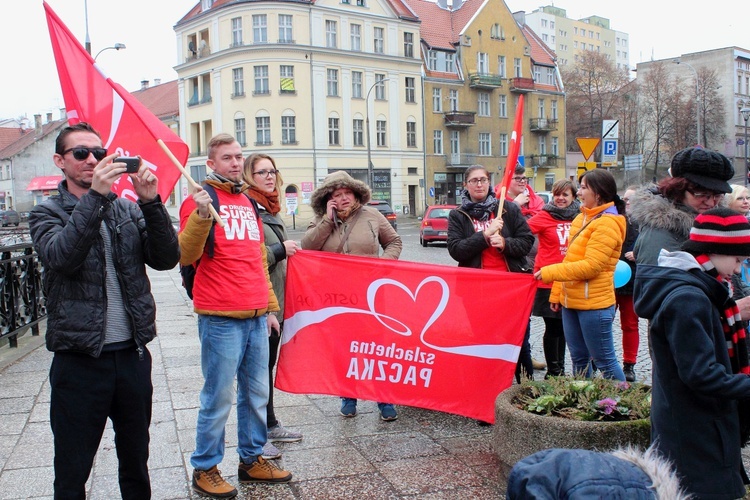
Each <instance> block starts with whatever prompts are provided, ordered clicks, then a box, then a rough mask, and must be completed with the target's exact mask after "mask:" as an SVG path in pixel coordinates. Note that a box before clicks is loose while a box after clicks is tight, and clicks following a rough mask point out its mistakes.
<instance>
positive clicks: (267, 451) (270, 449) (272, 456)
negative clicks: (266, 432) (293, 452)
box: [261, 441, 281, 460]
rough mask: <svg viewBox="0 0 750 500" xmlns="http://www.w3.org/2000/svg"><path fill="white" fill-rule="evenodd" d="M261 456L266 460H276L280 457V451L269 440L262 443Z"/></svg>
mask: <svg viewBox="0 0 750 500" xmlns="http://www.w3.org/2000/svg"><path fill="white" fill-rule="evenodd" d="M261 456H262V457H263V458H265V459H266V460H276V459H277V458H281V451H280V450H279V449H278V448H276V447H275V446H274V445H273V444H272V443H271V441H269V442H267V443H266V444H264V445H263V454H262V455H261Z"/></svg>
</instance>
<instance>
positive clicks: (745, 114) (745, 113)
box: [740, 108, 750, 187]
mask: <svg viewBox="0 0 750 500" xmlns="http://www.w3.org/2000/svg"><path fill="white" fill-rule="evenodd" d="M740 113H742V118H743V119H744V120H745V187H747V176H748V175H750V167H748V163H747V161H748V160H747V120H748V119H750V108H742V109H741V110H740Z"/></svg>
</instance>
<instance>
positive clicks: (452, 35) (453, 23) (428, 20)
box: [405, 0, 484, 49]
mask: <svg viewBox="0 0 750 500" xmlns="http://www.w3.org/2000/svg"><path fill="white" fill-rule="evenodd" d="M405 1H406V3H407V4H408V5H409V7H411V10H413V11H414V12H415V13H416V14H417V16H419V18H420V19H421V20H422V26H421V27H420V30H419V33H420V36H421V38H422V40H423V41H424V42H425V43H426V44H427V45H428V46H429V47H430V48H436V49H454V44H455V43H458V36H459V34H461V32H462V31H463V29H464V28H465V27H466V24H467V23H468V22H469V21H470V20H471V18H472V16H474V14H475V13H476V12H477V11H478V10H479V8H480V7H481V6H482V5H483V4H484V0H466V1H465V2H464V3H463V4H461V6H460V7H459V8H458V9H457V10H454V11H450V10H447V9H442V8H440V7H439V6H438V5H437V4H436V3H435V2H429V1H426V0H405Z"/></svg>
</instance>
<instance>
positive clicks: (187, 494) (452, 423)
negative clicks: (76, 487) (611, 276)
mask: <svg viewBox="0 0 750 500" xmlns="http://www.w3.org/2000/svg"><path fill="white" fill-rule="evenodd" d="M150 275H151V278H152V283H153V290H154V294H155V297H156V299H157V305H158V324H157V326H158V331H159V336H158V337H157V339H156V340H155V341H153V342H152V343H151V344H149V349H150V350H151V353H152V355H153V381H154V407H153V419H152V424H151V458H150V461H149V468H150V471H151V478H152V487H153V498H155V499H184V498H194V497H195V495H194V494H192V493H191V490H190V482H189V477H190V473H191V468H190V465H189V456H190V453H191V452H192V451H193V448H194V440H195V422H196V416H197V411H198V394H199V391H200V388H201V385H202V378H201V371H200V356H199V343H198V338H197V333H196V332H197V329H196V319H195V316H194V314H193V312H192V308H191V304H190V302H189V301H188V300H187V297H186V295H185V293H184V291H183V289H182V287H181V285H180V276H179V272H178V271H177V270H176V269H174V270H172V271H165V272H151V273H150ZM542 329H543V323H542V321H541V320H539V319H538V318H533V319H532V348H533V353H534V357H535V358H536V359H538V360H543V359H544V356H543V354H542V343H541V336H542ZM615 331H616V332H619V325H615ZM641 333H642V336H641V339H642V342H641V346H640V353H639V357H638V358H639V361H638V364H637V365H636V368H637V373H638V377H639V379H640V380H643V381H645V382H649V381H650V363H649V358H648V354H647V346H646V342H645V338H646V325H645V322H642V323H641ZM43 336H44V327H43V325H42V335H41V336H40V337H32V336H30V335H25V336H23V337H22V338H21V339H20V340H19V347H18V348H17V349H9V348H8V347H7V346H4V347H2V348H1V349H0V387H1V389H0V499H1V500H6V499H22V498H23V499H27V498H52V494H53V491H52V482H53V469H52V463H53V462H52V461H53V449H52V434H51V431H50V424H49V400H50V390H49V381H48V371H49V365H50V362H51V359H52V355H51V353H49V352H48V351H47V350H46V349H45V348H44V345H43V340H42V339H43ZM619 340H620V339H619V336H617V338H616V345H617V346H618V351H619V350H620V347H621V344H620V341H619ZM542 375H543V373H540V374H537V376H542ZM275 403H276V409H277V414H278V416H279V418H280V419H281V420H282V421H283V423H284V425H285V426H288V427H289V428H291V429H293V430H296V431H300V432H302V433H303V434H304V436H305V437H304V439H303V441H301V442H299V443H288V444H287V443H279V448H280V449H281V450H282V452H283V458H282V459H281V460H280V464H281V465H282V466H283V467H285V468H288V469H289V470H290V471H292V473H293V474H294V479H293V480H292V481H291V482H290V483H288V484H285V485H273V486H268V485H240V486H239V490H240V496H239V498H279V499H308V498H310V499H317V498H325V499H335V498H347V499H348V498H352V497H356V498H358V499H369V498H404V499H408V498H430V499H441V498H446V499H447V498H451V499H452V498H457V497H462V498H480V499H481V498H488V499H489V498H501V497H502V495H503V493H504V492H503V491H502V488H503V477H502V472H501V469H502V467H501V465H500V463H499V461H498V459H497V457H496V456H495V455H494V453H493V452H492V450H491V448H490V443H491V437H492V428H491V427H480V426H479V425H477V423H476V422H475V421H474V420H472V419H467V418H463V417H458V416H455V415H448V414H445V413H440V412H434V411H429V410H422V409H417V408H409V407H400V408H399V410H400V413H399V419H398V420H397V421H395V422H390V423H385V422H382V421H380V419H379V418H378V413H377V407H376V405H375V403H372V402H366V401H362V402H360V405H359V412H360V414H359V415H358V416H357V417H356V418H352V419H343V418H341V417H340V416H339V414H338V409H339V400H338V398H336V397H331V396H315V395H293V394H287V393H283V392H281V391H276V396H275ZM236 425H237V424H236V414H235V413H234V411H233V412H232V414H231V415H230V420H229V423H228V426H227V449H226V455H225V459H224V461H223V462H222V463H221V464H220V465H219V468H220V469H221V470H222V471H223V473H224V474H225V476H226V477H227V478H228V480H229V481H230V482H231V483H233V484H235V485H238V483H237V476H236V472H237V455H236V452H235V447H236ZM113 438H114V436H113V433H112V430H111V427H110V428H108V429H107V430H106V431H105V434H104V436H103V438H102V442H101V445H100V449H99V452H98V454H97V457H96V461H95V464H94V468H93V472H92V476H91V478H90V479H89V483H88V498H90V499H102V500H109V499H111V498H119V490H118V484H117V470H116V469H117V458H116V454H115V448H114V439H113Z"/></svg>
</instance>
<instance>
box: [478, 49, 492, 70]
mask: <svg viewBox="0 0 750 500" xmlns="http://www.w3.org/2000/svg"><path fill="white" fill-rule="evenodd" d="M489 72H490V60H489V57H488V56H487V53H486V52H477V73H479V74H480V75H486V74H488V73H489Z"/></svg>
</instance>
